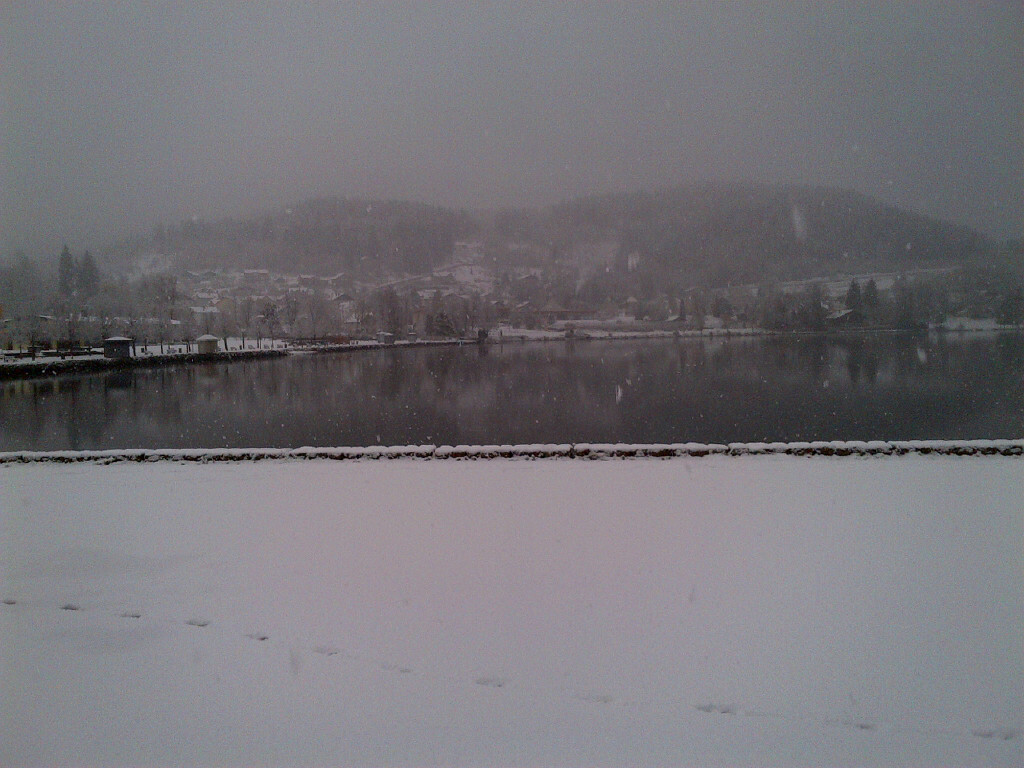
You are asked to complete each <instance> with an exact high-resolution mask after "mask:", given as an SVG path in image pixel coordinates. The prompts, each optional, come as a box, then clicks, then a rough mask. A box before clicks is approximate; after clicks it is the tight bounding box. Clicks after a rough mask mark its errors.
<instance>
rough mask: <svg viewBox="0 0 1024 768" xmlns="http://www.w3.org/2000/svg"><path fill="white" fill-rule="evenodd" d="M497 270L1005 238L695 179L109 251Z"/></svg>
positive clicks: (826, 252)
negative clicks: (483, 261)
mask: <svg viewBox="0 0 1024 768" xmlns="http://www.w3.org/2000/svg"><path fill="white" fill-rule="evenodd" d="M466 241H470V242H474V243H478V244H479V245H478V246H477V247H475V248H474V251H475V252H476V253H477V254H482V255H483V257H484V258H487V259H489V260H491V261H492V262H493V263H495V264H496V265H498V266H499V267H500V266H502V265H508V266H524V265H535V266H545V265H547V264H550V263H553V262H555V261H571V262H573V263H576V264H578V265H579V266H581V267H583V268H584V270H585V271H586V268H587V267H591V268H593V267H595V266H607V265H608V264H611V263H616V262H625V261H628V260H629V259H630V258H631V257H632V258H633V259H634V262H635V263H637V264H643V265H644V268H645V269H647V270H648V271H651V272H653V273H657V274H661V275H671V276H672V277H673V280H674V281H679V282H682V283H684V284H694V285H709V286H719V285H726V284H729V283H737V282H740V283H749V282H759V281H765V280H778V279H798V278H806V277H819V276H827V275H829V274H835V273H847V274H849V273H857V272H866V271H872V270H900V269H917V268H925V267H936V266H962V265H972V264H985V263H990V262H991V261H992V260H993V259H994V258H997V257H998V255H999V253H1000V251H1001V246H1000V244H999V243H997V242H996V241H994V240H993V239H991V238H988V237H986V236H984V235H982V234H980V233H978V232H977V231H975V230H972V229H970V228H969V227H966V226H962V225H956V224H951V223H948V222H944V221H940V220H937V219H933V218H929V217H927V216H923V215H920V214H917V213H912V212H909V211H906V210H903V209H900V208H896V207H893V206H890V205H886V204H883V203H881V202H879V201H877V200H873V199H871V198H869V197H867V196H865V195H862V194H859V193H856V192H851V191H846V190H841V189H832V188H827V187H811V186H788V185H786V186H784V185H763V184H762V185H754V184H721V183H718V184H712V183H707V184H699V185H687V186H679V187H675V188H670V189H663V190H658V191H651V192H633V193H621V194H611V195H601V196H588V197H580V198H576V199H573V200H570V201H567V202H564V203H561V204H558V205H554V206H548V207H543V208H532V209H525V208H505V209H499V210H492V211H483V210H475V211H468V210H457V209H452V208H445V207H440V206H432V205H426V204H423V203H413V202H398V201H375V200H365V199H352V198H325V199H316V200H310V201H305V202H301V203H296V204H293V205H289V206H286V207H282V208H279V209H276V210H273V211H268V212H265V213H262V214H259V215H253V216H250V217H247V218H242V219H220V220H216V221H205V220H202V219H194V220H188V221H183V222H179V223H177V224H170V225H159V226H157V227H156V228H154V230H153V232H152V233H151V234H150V235H148V236H146V237H141V238H135V239H134V240H132V241H130V242H128V243H125V244H123V245H122V246H121V247H119V249H118V251H117V253H116V255H115V256H114V258H113V260H112V264H111V265H112V266H114V265H115V264H117V263H120V264H122V265H123V264H125V263H126V262H137V261H138V260H139V259H140V258H143V257H149V258H150V259H152V257H154V256H160V257H162V258H161V259H159V260H158V262H159V263H161V264H166V265H168V266H170V265H173V266H175V267H178V268H182V269H202V268H211V267H235V268H263V269H271V270H275V271H281V272H291V273H296V272H308V273H313V274H319V275H324V276H331V275H336V274H339V273H345V274H348V275H351V276H353V277H355V278H359V279H364V280H380V279H384V278H387V277H391V276H399V275H403V274H419V273H424V272H428V271H430V270H431V269H433V268H435V267H437V266H439V265H441V264H446V263H449V262H451V261H452V260H453V259H455V260H457V259H458V257H459V254H458V249H457V248H456V243H457V242H466Z"/></svg>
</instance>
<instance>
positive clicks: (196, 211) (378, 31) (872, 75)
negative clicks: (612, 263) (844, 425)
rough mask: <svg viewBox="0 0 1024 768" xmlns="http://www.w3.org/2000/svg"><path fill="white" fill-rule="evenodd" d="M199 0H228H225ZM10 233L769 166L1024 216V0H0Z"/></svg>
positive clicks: (606, 187) (2, 147)
mask: <svg viewBox="0 0 1024 768" xmlns="http://www.w3.org/2000/svg"><path fill="white" fill-rule="evenodd" d="M206 6H213V9H210V8H208V7H206ZM0 56H2V61H0V142H2V144H0V152H2V157H0V162H2V165H0V173H2V175H0V182H2V183H0V226H2V232H0V249H2V250H3V251H4V252H9V251H10V250H12V249H14V248H24V249H26V250H28V251H29V252H33V251H37V252H42V253H48V252H54V253H56V251H57V250H59V248H60V245H61V243H63V242H65V241H67V242H68V243H69V245H71V246H72V249H73V250H74V251H76V252H79V251H81V250H83V249H84V248H86V247H91V248H99V247H102V246H103V245H104V244H106V243H109V242H111V241H112V240H114V239H116V238H120V237H122V236H124V235H125V234H127V233H128V232H129V230H134V231H136V232H138V231H148V230H149V228H150V227H151V226H152V224H153V223H155V222H157V221H161V220H163V221H176V220H179V219H181V218H184V217H189V216H192V215H199V216H202V217H206V218H213V217H219V216H224V215H235V214H244V213H250V212H255V211H257V210H259V209H263V208H267V207H271V206H276V205H284V204H287V203H289V202H294V201H296V200H300V199H305V198H309V197H314V196H318V195H360V196H364V195H365V196H374V197H394V198H405V199H417V200H425V201H430V202H438V203H444V204H455V205H459V206H467V207H474V206H491V205H498V204H537V203H548V202H554V201H557V200H560V199H564V198H566V197H570V196H573V195H577V194H583V193H589V192H601V191H611V190H633V189H639V188H655V187H663V186H668V185H673V184H678V183H683V182H689V181H695V180H701V179H750V180H762V181H779V182H801V183H816V184H829V185H834V186H843V187H851V188H854V189H857V190H860V191H862V192H866V193H868V194H871V195H874V196H877V197H880V198H882V199H885V200H887V201H891V202H895V203H897V204H901V205H905V206H907V207H910V208H913V209H915V210H918V211H922V212H925V213H929V214H933V215H937V216H940V217H943V218H949V219H953V220H956V221H959V222H964V223H967V224H970V225H972V226H975V227H978V228H980V229H982V230H983V231H986V232H988V233H991V234H995V235H998V236H1001V237H1009V236H1020V235H1021V233H1022V222H1024V202H1022V197H1024V138H1022V137H1024V118H1022V114H1021V105H1022V104H1024V74H1022V73H1024V4H1022V3H1021V2H1019V0H1005V2H988V3H982V2H962V3H961V2H955V3H954V2H950V3H941V4H940V3H927V2H914V3H903V2H888V1H886V2H881V1H879V2H862V3H842V4H825V3H822V2H818V1H817V0H815V1H814V2H806V3H804V2H796V1H794V0H786V1H785V2H757V3H754V2H751V3H740V2H725V1H724V0H723V1H722V2H718V1H717V0H716V1H713V2H706V3H703V2H693V3H690V2H682V1H681V0H676V1H675V2H665V3H654V2H646V3H644V2H629V3H625V2H624V3H596V2H595V3H586V4H583V3H569V2H545V3H521V2H515V3H513V2H492V3H487V2H481V1H480V0H476V2H465V3H463V2H453V1H452V0H447V1H446V2H433V3H428V2H387V3H337V4H334V3H314V2H288V3H285V2H281V3H263V2H254V0H243V1H242V2H217V3H209V4H208V3H191V2H186V3H182V2H166V3H161V2H147V3H142V2H137V3H106V2H82V3H77V2H56V1H55V0H47V2H45V3H40V2H36V1H35V0H32V1H30V2H14V3H12V2H0Z"/></svg>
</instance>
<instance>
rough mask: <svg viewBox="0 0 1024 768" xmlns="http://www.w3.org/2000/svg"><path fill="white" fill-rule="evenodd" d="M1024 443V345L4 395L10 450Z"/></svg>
mask: <svg viewBox="0 0 1024 768" xmlns="http://www.w3.org/2000/svg"><path fill="white" fill-rule="evenodd" d="M1022 435H1024V337H1022V336H1020V335H1018V334H1005V335H978V334H974V335H970V334H965V335H954V334H950V335H946V336H928V337H918V338H912V337H903V336H896V335H882V334H878V335H859V336H849V337H836V338H832V337H827V338H826V337H772V338H729V339H724V338H723V339H661V340H645V341H632V340H631V341H557V342H543V343H541V342H534V343H506V344H500V345H499V344H495V345H487V346H476V345H467V346H464V347H434V348H430V347H426V348H406V349H403V348H384V349H379V350H370V351H359V352H353V353H346V354H325V355H295V356H291V357H288V358H281V359H272V360H260V361H253V362H245V363H211V364H206V365H192V366H185V365H182V366H171V367H165V368H150V369H138V370H133V371H119V372H110V373H102V374H90V375H82V376H72V377H61V378H51V379H36V380H25V381H8V382H3V383H0V450H56V449H105V448H141V447H149V448H206V447H210V448H222V447H300V446H305V445H311V446H361V445H377V444H381V445H402V444H437V445H443V444H451V445H456V444H464V443H465V444H488V443H548V442H557V443H564V442H688V441H697V442H732V441H762V440H785V441H790V440H833V439H846V440H869V439H872V440H874V439H878V440H890V439H940V438H941V439H954V438H963V439H969V438H1010V437H1013V438H1016V437H1021V436H1022Z"/></svg>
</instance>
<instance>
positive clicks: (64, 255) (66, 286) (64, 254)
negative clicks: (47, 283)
mask: <svg viewBox="0 0 1024 768" xmlns="http://www.w3.org/2000/svg"><path fill="white" fill-rule="evenodd" d="M74 290H75V260H74V259H73V258H72V257H71V251H69V250H68V246H67V244H65V245H64V250H62V251H61V252H60V263H59V264H58V265H57V293H59V294H60V295H61V296H70V295H71V293H72V292H73V291H74Z"/></svg>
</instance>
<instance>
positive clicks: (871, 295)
mask: <svg viewBox="0 0 1024 768" xmlns="http://www.w3.org/2000/svg"><path fill="white" fill-rule="evenodd" d="M864 306H866V307H877V306H878V285H877V284H876V283H875V278H873V277H872V278H871V279H870V280H868V284H867V285H866V286H864Z"/></svg>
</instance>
